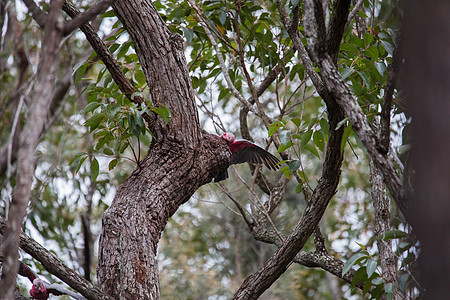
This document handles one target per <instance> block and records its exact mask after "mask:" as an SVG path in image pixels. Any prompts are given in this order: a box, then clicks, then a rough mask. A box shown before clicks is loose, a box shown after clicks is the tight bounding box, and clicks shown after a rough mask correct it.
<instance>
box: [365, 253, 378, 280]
mask: <svg viewBox="0 0 450 300" xmlns="http://www.w3.org/2000/svg"><path fill="white" fill-rule="evenodd" d="M376 268H377V262H376V261H374V260H372V259H370V258H369V259H368V260H367V277H369V278H370V277H371V276H372V274H373V272H375V269H376Z"/></svg>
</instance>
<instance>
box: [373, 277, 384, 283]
mask: <svg viewBox="0 0 450 300" xmlns="http://www.w3.org/2000/svg"><path fill="white" fill-rule="evenodd" d="M382 283H383V278H381V277H376V278H374V279H372V284H373V285H379V284H382Z"/></svg>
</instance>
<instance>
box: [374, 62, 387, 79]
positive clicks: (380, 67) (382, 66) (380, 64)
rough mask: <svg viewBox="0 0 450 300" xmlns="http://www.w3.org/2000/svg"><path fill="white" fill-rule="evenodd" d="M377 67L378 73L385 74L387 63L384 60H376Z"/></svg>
mask: <svg viewBox="0 0 450 300" xmlns="http://www.w3.org/2000/svg"><path fill="white" fill-rule="evenodd" d="M375 68H376V69H377V71H378V73H380V75H381V76H383V74H384V71H386V65H385V64H384V62H376V63H375Z"/></svg>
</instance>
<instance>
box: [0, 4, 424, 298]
mask: <svg viewBox="0 0 450 300" xmlns="http://www.w3.org/2000/svg"><path fill="white" fill-rule="evenodd" d="M354 2H355V3H356V1H354ZM81 3H82V6H81V9H85V8H87V7H89V6H90V5H91V3H90V2H89V1H82V2H81ZM239 3H240V5H241V7H240V10H239V15H238V16H236V15H235V10H236V7H235V3H234V2H230V1H202V2H201V3H198V5H199V7H200V8H201V10H202V11H203V18H204V19H205V20H207V24H208V27H209V30H211V31H212V32H213V33H214V34H215V35H217V36H218V37H219V38H218V39H217V43H218V45H219V49H220V53H221V55H222V56H223V58H224V61H225V65H226V66H227V68H228V72H227V75H228V76H229V78H230V79H231V81H232V83H233V85H234V87H235V88H236V90H237V91H238V92H239V93H241V94H242V95H244V96H245V97H246V98H247V99H248V98H250V96H251V92H250V90H249V87H248V85H247V83H246V79H245V75H244V73H243V70H242V68H241V67H240V66H241V63H240V57H239V55H238V53H236V49H237V48H238V46H237V44H236V25H237V24H238V26H239V30H240V36H241V42H242V43H243V49H244V53H243V54H244V60H245V65H246V67H247V70H248V72H249V74H250V76H251V78H252V81H253V83H254V85H255V86H258V85H259V84H260V83H261V81H262V80H263V79H264V78H265V76H266V75H267V74H268V72H269V71H270V70H272V69H273V68H275V67H278V68H279V69H280V72H279V74H278V76H277V78H276V80H275V81H274V82H273V83H272V84H271V85H270V87H269V88H268V89H267V91H266V92H265V93H264V94H263V95H262V96H261V98H260V102H261V104H262V106H263V108H264V111H265V113H266V114H267V115H269V116H270V117H271V118H273V119H274V120H276V121H275V122H274V123H272V125H271V126H270V127H269V128H268V129H266V128H265V126H264V123H263V121H262V120H261V119H260V118H258V117H256V116H254V115H253V114H251V113H250V114H249V116H248V126H249V130H250V134H251V136H252V137H253V138H254V139H255V141H256V142H257V143H258V144H261V145H265V144H266V141H269V140H270V136H271V135H272V134H274V133H276V134H279V136H280V140H281V145H280V147H279V148H278V149H275V148H271V149H270V151H272V152H275V151H279V152H281V151H287V153H288V154H289V155H290V157H291V158H292V160H293V161H295V163H292V162H291V164H290V166H289V167H285V168H283V170H282V171H281V172H280V173H274V172H272V173H271V172H267V170H264V172H265V174H266V175H267V177H268V178H269V179H271V180H272V181H275V179H276V178H279V177H280V176H287V177H289V178H290V177H291V176H292V175H293V173H296V172H297V173H298V174H299V175H300V177H301V178H302V179H303V180H304V182H305V184H304V185H303V186H302V185H300V186H299V185H298V183H296V182H294V181H293V180H292V181H291V182H290V183H289V184H288V185H287V188H286V192H285V195H284V198H283V202H282V203H281V204H280V206H279V207H278V208H277V209H276V210H275V211H274V212H273V213H272V215H271V217H272V219H273V222H274V225H275V226H276V227H277V229H278V230H279V231H280V232H282V233H283V234H286V235H288V234H289V233H290V231H291V229H292V227H293V226H294V225H295V224H296V223H297V222H298V220H299V218H300V216H301V214H302V212H303V210H304V208H305V206H306V203H305V199H304V196H303V194H302V193H301V190H302V189H307V190H312V189H314V187H315V186H316V184H317V180H318V179H319V177H320V173H321V166H322V159H323V156H324V153H323V151H324V147H325V144H326V142H327V138H328V124H327V122H326V118H327V112H326V110H325V105H324V103H323V101H322V100H321V99H320V98H319V97H318V95H317V93H316V92H315V89H314V87H313V85H312V82H311V81H310V80H309V78H308V77H307V75H306V72H305V68H304V67H303V66H302V64H301V60H300V58H299V56H298V54H297V53H295V52H294V51H293V48H292V42H291V40H290V38H289V36H288V34H287V33H286V31H285V29H284V28H283V25H282V23H281V20H280V16H279V14H278V9H277V6H276V2H275V1H246V2H239ZM154 5H155V6H156V7H157V9H158V11H159V12H160V14H161V16H162V18H163V19H164V20H165V21H166V22H167V24H168V25H169V28H170V30H171V31H172V32H176V33H179V34H181V35H182V36H183V37H184V39H185V41H186V57H187V61H188V67H189V70H190V75H191V78H192V84H193V87H194V90H195V92H196V97H197V101H198V107H199V111H200V121H201V124H202V126H203V128H204V129H205V130H207V131H209V132H211V133H218V134H220V133H221V132H223V131H231V132H234V133H235V134H236V135H237V136H240V135H241V134H240V132H239V130H240V127H239V122H238V118H239V109H240V107H241V103H240V102H239V101H238V100H237V99H236V97H235V96H234V94H233V92H232V91H231V90H230V88H229V86H228V85H227V83H226V80H225V77H224V74H223V70H222V68H221V66H220V61H219V57H218V55H217V52H216V50H215V49H214V46H213V45H212V44H211V42H210V40H209V38H208V36H207V33H206V32H205V29H204V27H202V26H200V24H199V19H198V15H197V14H195V12H194V9H193V8H192V7H191V6H190V4H189V3H188V2H187V1H174V0H171V1H158V2H154ZM283 5H284V6H285V7H286V9H287V10H288V12H289V13H291V10H292V8H293V7H294V6H297V5H300V13H302V10H303V7H302V3H301V2H300V1H294V0H291V1H283ZM352 7H353V6H352ZM6 15H7V18H6V19H3V20H6V21H5V22H4V23H3V24H1V25H2V26H3V27H2V29H3V30H2V36H3V38H2V45H1V47H2V48H1V56H0V60H1V64H0V65H1V68H2V69H1V75H0V91H1V92H0V93H1V94H0V103H1V109H0V132H1V133H2V134H1V135H0V142H1V147H2V149H6V148H7V147H8V145H9V144H10V143H11V141H13V140H14V134H12V128H14V126H13V124H14V120H15V118H16V119H17V120H18V123H17V125H16V130H20V126H21V124H22V123H23V122H24V117H25V116H26V112H27V103H29V102H30V101H32V99H27V97H26V91H27V89H28V88H29V86H31V85H32V84H33V81H34V73H35V71H36V65H37V62H38V61H39V51H40V47H41V39H42V33H41V31H40V30H39V28H38V26H37V25H36V24H35V22H34V21H32V19H31V17H30V15H29V14H28V13H26V10H25V9H24V7H23V5H22V3H21V2H20V1H11V2H10V6H9V8H8V9H7V10H6ZM401 15H402V11H401V9H400V8H399V1H396V0H389V1H376V0H374V1H364V2H363V5H362V9H361V10H360V12H359V13H358V14H356V18H355V19H354V20H352V21H351V22H350V23H349V26H348V28H347V30H346V32H345V34H344V39H343V43H342V45H341V49H340V52H339V57H338V65H339V69H340V71H341V73H342V75H343V76H344V77H345V78H346V80H347V82H348V84H349V85H350V86H351V87H352V89H353V91H354V92H355V94H356V95H357V96H358V100H359V104H360V105H361V107H362V108H363V110H364V112H365V113H366V114H367V116H368V117H369V119H370V120H371V121H372V122H376V120H377V116H378V114H379V112H380V104H381V100H382V97H383V92H384V90H383V88H384V86H385V83H386V80H387V72H386V69H387V66H388V65H389V63H390V62H391V60H392V53H393V49H394V47H395V42H394V41H395V33H396V32H397V30H398V29H399V25H400V20H401ZM14 19H15V22H14ZM92 25H93V27H94V28H95V29H96V30H98V32H99V34H100V36H101V37H102V38H103V40H104V41H105V43H106V44H107V45H108V47H109V49H110V51H111V52H112V53H113V54H114V55H115V57H116V58H117V60H118V62H119V63H120V65H121V67H122V69H123V70H124V73H125V74H126V76H127V77H128V78H129V79H130V80H131V81H132V82H133V85H134V86H135V88H136V90H138V91H139V93H140V94H141V95H143V96H144V98H145V96H146V95H147V91H148V86H147V85H146V82H145V77H144V74H143V72H142V70H141V68H140V65H139V61H138V58H137V55H136V54H135V53H134V50H133V48H134V46H133V43H132V42H131V41H130V40H129V37H128V35H127V33H126V31H125V30H124V29H123V28H122V25H121V23H120V21H118V20H117V18H116V17H115V15H114V13H113V12H112V11H111V10H109V11H108V12H105V13H104V14H103V15H102V16H101V17H99V18H97V19H96V20H94V21H93V22H92ZM300 30H301V31H303V28H300ZM12 41H16V42H15V43H13V42H12ZM303 42H305V41H303ZM55 59H58V61H59V70H58V75H59V80H63V78H64V77H65V76H69V78H70V84H69V87H68V90H67V92H66V93H65V94H64V96H62V97H61V99H60V100H59V102H58V105H57V108H56V112H55V113H54V115H53V116H51V118H49V122H48V128H47V129H46V132H45V134H44V135H43V136H42V139H41V143H40V145H39V147H38V151H37V153H36V155H37V156H38V158H39V159H38V163H37V166H36V172H35V178H34V184H33V191H32V202H31V204H30V206H29V209H28V215H27V221H26V222H25V224H24V230H25V232H26V233H28V234H30V235H31V236H32V237H33V238H35V239H36V240H38V241H39V242H41V243H42V244H43V245H44V246H45V247H47V249H50V250H52V251H54V252H55V253H56V254H57V255H58V257H60V258H61V259H62V260H63V261H64V262H65V263H66V264H67V265H68V266H70V267H72V268H74V269H75V270H76V271H77V272H79V273H81V274H84V275H85V276H86V277H88V278H90V279H91V280H93V281H94V282H95V269H96V256H97V249H96V243H97V239H98V234H99V232H100V226H101V216H102V213H103V211H104V210H105V209H106V208H107V207H108V205H109V204H110V203H111V201H112V199H113V197H114V194H115V191H116V190H117V188H118V186H119V185H120V184H121V183H122V182H123V181H124V180H125V179H126V178H127V177H128V176H129V175H130V174H131V172H132V171H133V169H134V168H136V164H137V162H138V161H139V160H140V159H142V158H143V157H144V156H145V153H146V152H147V149H148V147H149V144H150V142H151V133H150V132H148V131H147V130H146V129H145V125H143V124H144V123H143V120H142V117H141V112H139V110H137V109H136V107H135V106H133V104H131V102H130V101H129V100H127V99H126V98H125V97H124V96H123V95H121V94H120V92H119V90H118V86H117V85H116V84H115V83H114V82H113V81H112V78H111V75H110V74H109V73H108V71H107V70H106V69H105V67H104V65H103V63H102V62H101V61H99V60H98V58H97V57H96V55H95V53H92V50H91V48H90V46H89V44H88V42H87V41H86V40H85V38H84V35H83V34H82V33H80V32H76V33H73V34H71V35H70V36H68V37H67V38H66V39H65V40H64V41H63V43H62V44H61V55H60V56H59V57H58V58H55ZM24 64H25V66H24ZM21 76H22V77H21ZM146 99H148V98H146ZM21 101H23V103H24V105H22V106H20V105H19V103H20V102H21ZM147 107H148V108H149V109H151V108H152V103H147ZM157 113H158V114H160V115H161V116H162V117H164V116H165V117H166V118H169V114H170V112H167V111H164V110H162V111H159V112H157ZM407 125H408V116H406V115H405V113H404V107H403V104H402V97H401V91H396V93H395V95H394V109H393V115H392V126H391V142H392V147H393V149H392V151H395V152H396V153H398V154H399V155H400V157H403V156H401V155H402V153H403V152H404V151H407V149H408V144H407V142H408V136H407V134H405V132H406V131H405V130H404V128H405V127H406V126H407ZM341 126H346V131H345V132H346V133H345V141H344V142H343V145H342V149H344V153H345V159H344V163H343V166H342V175H341V182H340V184H339V187H338V192H337V194H336V195H335V196H334V197H333V199H332V200H331V203H330V205H329V207H328V209H327V211H326V213H325V215H324V217H323V218H322V221H321V224H320V226H321V229H322V232H323V234H324V236H325V239H326V246H327V249H328V250H329V252H330V253H331V254H332V255H334V256H336V257H338V258H340V259H342V260H343V261H344V262H345V261H347V260H348V259H349V258H350V257H352V256H353V255H354V254H355V253H358V252H360V251H368V253H369V254H370V255H371V256H372V258H373V259H374V260H375V261H377V259H378V258H377V255H378V250H377V247H376V243H375V242H376V238H375V237H374V230H375V228H374V227H375V223H374V211H373V206H372V201H371V198H370V182H369V165H368V157H367V155H366V153H365V151H364V147H363V146H362V145H361V142H360V141H359V139H358V138H357V137H356V135H354V134H353V131H352V129H351V126H349V125H348V124H347V122H346V120H343V122H342V125H341ZM91 133H92V134H91ZM272 147H273V146H272ZM12 151H13V149H11V151H9V152H2V153H9V156H13V155H12V153H11V152H12ZM6 165H7V168H5V169H4V172H2V174H0V175H1V177H0V187H1V192H0V195H1V201H2V202H1V206H0V213H1V215H3V216H5V214H6V211H7V209H8V205H9V201H10V193H11V191H12V187H13V186H14V184H15V181H16V178H15V176H16V175H15V173H14V166H15V164H14V159H8V162H7V164H6ZM2 170H3V169H2ZM251 181H252V174H251V172H250V170H249V168H248V167H247V166H246V165H239V166H236V167H235V168H231V169H230V179H228V180H227V181H226V182H225V186H226V187H227V188H228V189H229V190H230V192H231V193H232V194H233V196H234V197H235V198H236V199H237V200H238V201H239V202H240V203H242V204H243V205H244V206H245V207H246V208H248V209H249V210H250V209H251V206H252V204H251V202H250V199H252V198H254V196H252V195H251V193H250V192H249V189H248V187H247V185H246V184H245V183H249V182H251ZM255 194H256V197H257V198H259V199H260V200H261V201H264V200H265V197H267V196H266V195H265V194H264V193H263V192H262V191H261V190H259V189H258V188H255ZM391 214H392V227H393V229H398V230H402V231H405V232H407V233H409V231H410V229H409V226H408V225H407V224H406V223H405V222H404V219H403V218H402V216H401V215H400V214H399V212H398V210H397V209H396V207H395V206H391ZM417 247H418V245H416V243H415V241H414V238H413V237H410V236H409V235H408V236H403V237H402V238H396V239H394V250H395V251H396V255H397V256H396V258H397V259H398V268H399V272H400V275H402V274H405V276H403V275H402V276H403V279H402V280H403V281H404V283H403V286H402V290H401V293H402V295H404V298H407V299H411V298H415V297H416V296H417V295H418V294H420V287H418V286H417V285H416V284H415V280H414V277H413V276H412V271H413V270H414V262H415V260H416V255H417V251H418V248H417ZM275 249H276V248H275V246H273V245H268V244H264V243H262V242H258V241H255V240H254V239H253V237H252V236H251V235H250V233H249V232H248V230H247V227H246V224H245V222H244V220H243V219H242V217H241V216H240V215H239V214H238V213H237V210H236V208H235V207H234V205H233V203H232V202H231V201H230V200H229V199H228V198H227V197H226V196H225V195H224V194H223V192H222V191H221V190H220V189H219V188H218V186H217V185H215V184H209V185H206V186H204V187H202V188H201V189H199V191H198V192H197V193H196V194H195V196H194V197H192V199H191V200H190V201H189V202H188V203H186V204H185V205H184V206H183V207H182V208H181V209H180V210H179V211H178V212H177V213H176V214H175V215H174V216H173V217H172V218H171V220H170V221H169V223H168V224H167V227H166V229H165V231H164V234H163V236H162V240H161V243H160V244H159V262H160V270H161V274H160V285H161V297H162V299H229V298H231V297H232V295H233V293H234V292H235V291H236V290H237V289H238V288H239V286H240V285H241V283H242V281H243V280H244V279H245V278H246V277H247V276H248V275H250V274H251V273H253V272H255V271H256V270H257V269H258V268H259V267H260V266H261V265H262V264H263V263H264V262H265V261H266V259H267V258H268V257H269V256H270V255H271V254H272V253H273V251H274V250H275ZM314 249H315V248H314V243H313V242H312V241H309V242H308V244H307V245H306V247H305V249H304V250H306V251H308V250H309V251H313V250H314ZM23 259H24V261H25V262H26V263H28V264H29V265H31V266H33V267H34V268H35V269H36V270H39V271H40V273H41V274H43V275H45V276H46V277H47V278H48V280H49V281H53V280H56V281H57V279H56V278H53V277H52V276H51V275H50V274H48V273H47V272H46V271H45V270H44V269H43V268H42V267H41V266H40V265H39V263H37V262H35V261H34V260H32V259H30V258H29V257H28V256H27V255H25V254H24V257H23ZM358 263H359V264H358ZM358 263H357V264H355V267H354V268H355V269H358V268H362V267H365V265H364V261H359V262H358ZM377 272H378V274H380V273H381V269H380V267H379V266H378V268H377ZM21 284H23V285H26V284H27V283H25V282H21ZM372 284H373V283H371V284H370V285H372ZM373 285H374V286H375V284H373ZM350 297H352V298H353V299H359V298H362V297H363V296H362V293H361V291H360V290H359V289H356V288H354V287H350V286H349V285H348V284H346V283H345V282H343V281H341V280H339V279H338V278H336V277H334V276H333V275H330V274H327V273H326V272H324V271H322V270H320V269H313V268H307V267H303V266H300V265H297V264H293V265H292V266H291V267H290V268H289V270H288V271H287V272H286V273H285V274H284V275H283V276H282V277H281V278H280V279H279V280H278V281H277V282H276V283H275V284H274V285H273V286H272V287H271V288H270V289H269V290H268V291H267V292H266V293H265V294H264V295H263V296H262V299H347V298H350ZM373 297H375V296H373ZM375 298H376V297H375Z"/></svg>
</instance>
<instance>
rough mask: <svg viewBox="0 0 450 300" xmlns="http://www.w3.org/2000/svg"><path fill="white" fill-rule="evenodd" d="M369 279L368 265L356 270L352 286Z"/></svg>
mask: <svg viewBox="0 0 450 300" xmlns="http://www.w3.org/2000/svg"><path fill="white" fill-rule="evenodd" d="M366 280H367V271H366V267H364V266H363V267H361V268H359V269H358V270H356V272H355V275H354V276H353V279H352V286H355V285H356V284H358V283H360V282H364V281H366Z"/></svg>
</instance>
